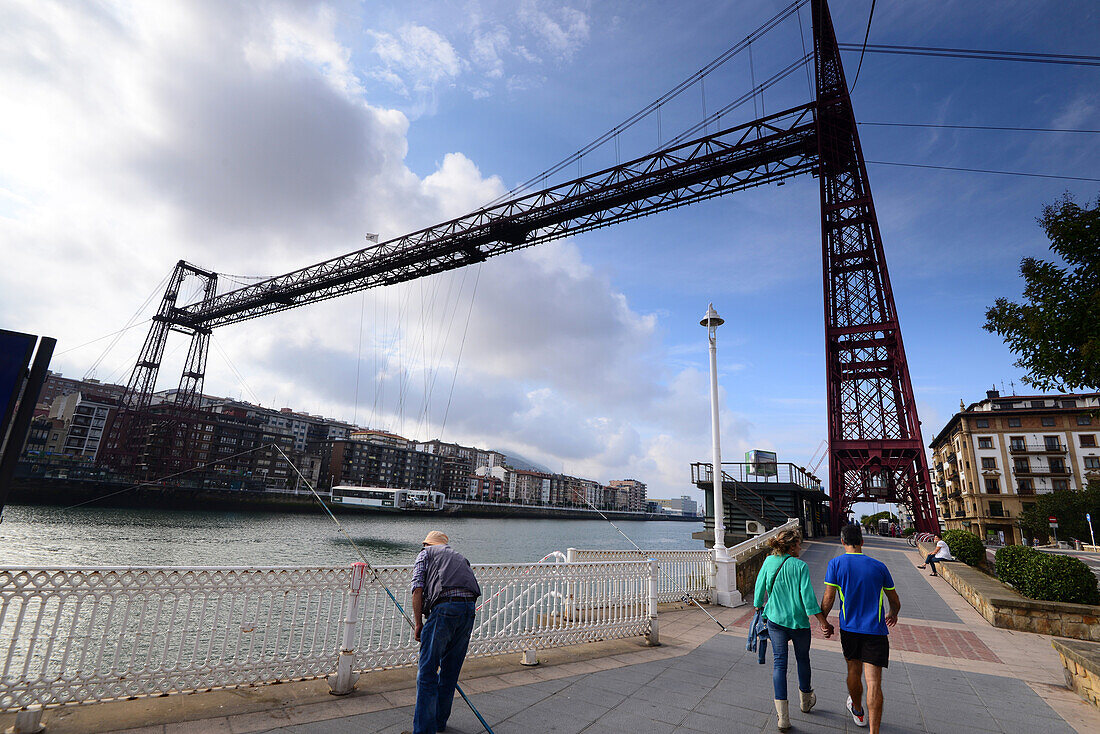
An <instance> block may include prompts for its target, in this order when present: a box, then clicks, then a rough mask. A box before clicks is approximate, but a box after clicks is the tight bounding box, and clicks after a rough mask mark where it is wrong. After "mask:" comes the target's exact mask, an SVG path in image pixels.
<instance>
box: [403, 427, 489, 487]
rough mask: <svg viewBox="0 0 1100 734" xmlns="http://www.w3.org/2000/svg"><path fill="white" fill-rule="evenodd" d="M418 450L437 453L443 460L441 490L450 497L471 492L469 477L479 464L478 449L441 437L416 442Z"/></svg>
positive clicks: (440, 479)
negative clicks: (444, 439) (441, 438)
mask: <svg viewBox="0 0 1100 734" xmlns="http://www.w3.org/2000/svg"><path fill="white" fill-rule="evenodd" d="M416 450H417V451H424V452H427V453H429V454H435V455H436V456H438V457H439V458H440V459H441V460H442V465H441V467H440V474H439V491H440V492H443V493H444V494H445V495H447V498H448V499H463V498H465V497H466V496H467V494H468V492H469V477H470V476H471V475H472V474H473V473H474V469H475V467H476V464H477V454H478V450H477V449H475V448H472V447H470V446H460V445H459V444H457V443H445V442H443V441H440V440H439V439H435V440H432V441H425V442H422V443H418V444H416Z"/></svg>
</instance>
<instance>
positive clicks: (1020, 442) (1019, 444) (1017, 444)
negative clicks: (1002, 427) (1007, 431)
mask: <svg viewBox="0 0 1100 734" xmlns="http://www.w3.org/2000/svg"><path fill="white" fill-rule="evenodd" d="M1008 447H1009V448H1010V449H1012V450H1013V451H1023V450H1024V437H1023V436H1013V437H1012V438H1010V439H1008Z"/></svg>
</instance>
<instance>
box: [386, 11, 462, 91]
mask: <svg viewBox="0 0 1100 734" xmlns="http://www.w3.org/2000/svg"><path fill="white" fill-rule="evenodd" d="M371 35H372V36H373V37H374V53H375V54H377V56H378V58H379V59H381V61H382V64H383V68H382V70H381V76H379V77H378V78H381V79H384V80H387V81H390V82H396V83H397V89H398V91H399V92H400V93H402V94H405V95H410V94H412V93H417V94H422V95H424V94H433V93H434V92H435V90H436V88H437V87H439V86H440V85H445V84H449V83H451V82H453V81H454V79H455V78H456V77H457V76H458V75H459V73H461V71H462V60H461V59H460V58H459V56H458V54H457V53H456V52H455V49H454V47H453V46H452V45H451V43H450V42H449V41H448V40H447V39H446V38H445V37H443V36H442V35H440V34H439V33H436V32H435V31H433V30H432V29H430V28H427V27H425V26H422V25H416V24H409V25H405V26H402V27H401V28H400V29H399V30H398V32H397V35H396V36H395V35H391V34H389V33H380V32H372V34H371Z"/></svg>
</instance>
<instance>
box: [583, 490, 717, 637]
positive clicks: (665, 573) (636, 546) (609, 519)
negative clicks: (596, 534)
mask: <svg viewBox="0 0 1100 734" xmlns="http://www.w3.org/2000/svg"><path fill="white" fill-rule="evenodd" d="M582 496H583V497H584V501H585V502H587V503H588V506H589V507H591V508H592V509H593V510H595V511H596V512H597V513H599V516H600V517H602V518H603V519H604V520H607V521H608V522H609V523H611V527H613V528H615V529H616V530H618V531H619V535H621V536H623V537H624V538H626V542H628V543H630V544H631V545H632V546H634V549H635V550H637V551H638V552H639V553H641V554H642V556H644V557H645V558H646V559H647V560H648V559H649V556H648V555H646V552H645V551H644V550H642V549H641V546H639V545H638V544H637V543H635V542H634V541H633V540H631V539H630V536H629V535H627V534H626V533H624V532H623V531H622V528H620V527H619V526H618V525H616V524H615V523H613V522H611V518H610V517H608V516H607V515H605V514H603V512H602V511H601V510H600V508H599V507H596V506H595V505H594V504H592V500H590V499H588V494H587V493H585V494H584V495H582ZM657 570H658V571H659V572H660V573H661V574H662V575H664V577H665V578H666V579H668V580H669V581H671V582H672V585H673V587H679V589H680V591H682V592H683V596H682V597H681V599H682V600H683V599H686V600H687V601H690V602H691V603H692V604H694V605H695V606H697V607H699V611H701V612H702V613H703V614H705V615H707V616H708V617H710V619H711V621H712V622H714V623H715V624H716V625H718V626H719V627H721V628H722V631H723V632H725V631H726V625H724V624H722V623H721V622H719V621H718V620H717V619H715V617H714V615H713V614H711V613H710V612H708V611H707V610H706V609H703V605H702V604H700V603H699V602H697V601H696V600H695V598H694V597H693V596H692V595H691V594H689V593H688V592H687V589H685V588H684V587H683V586H682V585H680V584H678V583H676V579H674V578H672V577H671V576H669V575H668V572H667V571H665V570H664V569H663V568H661V565H660V564H659V563H658V564H657Z"/></svg>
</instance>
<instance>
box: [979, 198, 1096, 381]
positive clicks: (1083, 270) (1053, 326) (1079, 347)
mask: <svg viewBox="0 0 1100 734" xmlns="http://www.w3.org/2000/svg"><path fill="white" fill-rule="evenodd" d="M1038 221H1039V224H1040V225H1041V226H1042V227H1043V230H1044V231H1045V232H1046V234H1047V237H1048V238H1049V239H1050V249H1051V251H1052V252H1054V253H1055V254H1056V255H1057V256H1058V257H1059V258H1061V260H1062V261H1063V262H1064V263H1066V266H1064V267H1063V266H1062V265H1059V264H1057V263H1054V262H1047V261H1045V260H1039V259H1036V258H1033V257H1025V258H1024V259H1023V260H1022V261H1021V262H1020V275H1022V276H1023V278H1024V283H1025V285H1024V299H1025V302H1024V303H1023V304H1019V303H1013V302H1011V301H1009V300H1008V299H1006V298H998V299H997V300H996V301H995V302H994V305H993V307H992V308H990V309H989V310H988V311H986V314H985V317H986V322H985V326H984V327H983V328H985V330H986V331H988V332H991V333H994V334H997V335H999V336H1001V337H1003V338H1004V343H1005V344H1007V345H1008V346H1009V348H1010V349H1011V350H1012V351H1013V352H1015V353H1016V354H1017V355H1019V357H1020V359H1019V360H1017V361H1016V366H1017V367H1020V368H1021V369H1024V370H1026V371H1027V374H1026V375H1025V376H1024V378H1023V379H1024V382H1026V383H1028V384H1030V385H1032V386H1034V387H1036V388H1038V389H1040V390H1059V391H1061V392H1069V391H1071V390H1076V389H1081V388H1096V387H1100V197H1098V198H1097V201H1096V204H1095V205H1094V206H1093V207H1092V208H1091V209H1090V208H1088V207H1087V206H1086V207H1084V208H1082V207H1080V206H1078V205H1077V204H1076V203H1075V202H1074V200H1073V197H1072V196H1070V195H1069V194H1065V195H1063V196H1062V198H1061V199H1059V200H1058V201H1056V202H1054V203H1053V204H1048V205H1047V206H1044V207H1043V216H1042V217H1040V218H1039V220H1038Z"/></svg>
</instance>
